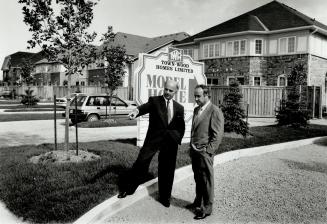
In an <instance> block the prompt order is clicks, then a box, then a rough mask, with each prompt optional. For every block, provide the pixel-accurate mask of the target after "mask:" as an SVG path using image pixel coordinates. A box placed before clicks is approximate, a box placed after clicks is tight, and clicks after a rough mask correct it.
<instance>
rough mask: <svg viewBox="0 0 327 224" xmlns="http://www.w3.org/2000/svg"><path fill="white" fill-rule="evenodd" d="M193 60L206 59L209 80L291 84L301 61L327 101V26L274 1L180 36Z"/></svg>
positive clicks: (311, 82) (180, 45)
mask: <svg viewBox="0 0 327 224" xmlns="http://www.w3.org/2000/svg"><path fill="white" fill-rule="evenodd" d="M175 47H178V48H182V49H184V53H185V54H188V55H191V56H192V57H193V59H194V60H199V61H202V62H204V63H205V74H206V76H207V83H208V84H209V85H229V83H231V82H233V81H235V80H237V81H238V82H239V83H240V84H242V85H251V86H286V85H287V83H288V82H287V77H288V74H290V72H291V70H292V68H293V67H294V65H295V64H297V63H302V64H303V65H304V68H305V71H306V74H307V77H306V85H308V86H321V87H322V89H323V91H322V97H323V104H324V105H326V76H327V26H326V25H324V24H322V23H320V22H318V21H317V20H315V19H314V18H310V17H308V16H306V15H304V14H302V13H301V12H299V11H297V10H295V9H293V8H291V7H289V6H287V5H285V4H282V3H280V2H278V1H272V2H270V3H268V4H266V5H263V6H261V7H258V8H256V9H254V10H252V11H249V12H246V13H244V14H242V15H240V16H237V17H235V18H233V19H231V20H228V21H226V22H223V23H221V24H218V25H216V26H214V27H211V28H209V29H206V30H204V31H202V32H200V33H197V34H195V35H193V36H191V37H189V38H186V39H184V40H182V41H180V42H179V43H178V44H176V45H175Z"/></svg>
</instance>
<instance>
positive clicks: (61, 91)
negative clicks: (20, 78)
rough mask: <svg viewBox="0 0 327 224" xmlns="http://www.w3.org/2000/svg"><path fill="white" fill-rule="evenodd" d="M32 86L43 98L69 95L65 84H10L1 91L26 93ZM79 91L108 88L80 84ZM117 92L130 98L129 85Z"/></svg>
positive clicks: (99, 90) (34, 93)
mask: <svg viewBox="0 0 327 224" xmlns="http://www.w3.org/2000/svg"><path fill="white" fill-rule="evenodd" d="M28 88H30V89H31V90H33V95H35V96H36V97H38V98H40V99H41V100H53V95H54V94H56V97H57V98H59V97H63V96H67V95H68V94H69V93H68V88H67V87H65V86H30V87H28V86H15V87H8V86H0V92H1V91H3V90H12V89H14V90H15V94H16V95H18V96H20V95H25V90H27V89H28ZM76 91H77V87H76V86H72V87H71V91H70V93H74V92H76ZM79 91H80V92H82V93H87V94H95V93H106V91H107V90H106V88H104V87H101V86H79ZM115 94H116V95H118V96H119V97H120V98H122V99H124V100H127V99H128V88H127V87H119V88H118V89H117V90H116V91H115Z"/></svg>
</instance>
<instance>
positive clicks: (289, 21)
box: [178, 1, 327, 44]
mask: <svg viewBox="0 0 327 224" xmlns="http://www.w3.org/2000/svg"><path fill="white" fill-rule="evenodd" d="M306 26H316V27H318V28H321V29H323V30H326V31H327V26H326V25H324V24H322V23H320V22H318V21H316V20H315V19H313V18H310V17H308V16H306V15H304V14H303V13H301V12H299V11H297V10H295V9H293V8H291V7H289V6H287V5H285V4H283V3H280V2H278V1H272V2H270V3H268V4H265V5H263V6H261V7H258V8H256V9H254V10H252V11H249V12H247V13H244V14H242V15H240V16H237V17H235V18H233V19H230V20H228V21H225V22H223V23H220V24H218V25H216V26H213V27H211V28H209V29H207V30H204V31H202V32H200V33H197V34H195V35H193V36H191V37H189V38H186V39H184V40H182V41H180V42H179V43H178V44H184V43H192V42H194V40H195V39H197V38H204V37H210V36H217V35H224V34H232V33H239V32H244V31H263V32H270V31H277V30H283V29H291V28H299V27H306Z"/></svg>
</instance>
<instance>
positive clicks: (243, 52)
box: [240, 40, 245, 55]
mask: <svg viewBox="0 0 327 224" xmlns="http://www.w3.org/2000/svg"><path fill="white" fill-rule="evenodd" d="M240 53H241V55H244V54H245V40H241V51H240Z"/></svg>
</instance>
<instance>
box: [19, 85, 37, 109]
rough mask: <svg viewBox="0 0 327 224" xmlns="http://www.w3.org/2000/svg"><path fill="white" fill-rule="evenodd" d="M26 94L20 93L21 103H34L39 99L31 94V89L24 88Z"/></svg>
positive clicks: (28, 104) (30, 104) (29, 104)
mask: <svg viewBox="0 0 327 224" xmlns="http://www.w3.org/2000/svg"><path fill="white" fill-rule="evenodd" d="M25 93H26V95H22V100H21V101H20V102H21V103H22V104H24V105H27V106H32V105H36V104H37V103H38V102H39V101H40V100H39V99H38V98H36V97H35V96H33V95H32V93H33V90H32V89H27V90H25Z"/></svg>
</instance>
